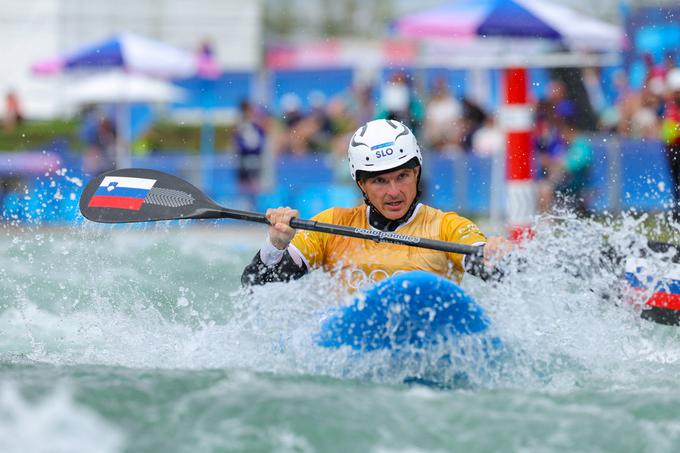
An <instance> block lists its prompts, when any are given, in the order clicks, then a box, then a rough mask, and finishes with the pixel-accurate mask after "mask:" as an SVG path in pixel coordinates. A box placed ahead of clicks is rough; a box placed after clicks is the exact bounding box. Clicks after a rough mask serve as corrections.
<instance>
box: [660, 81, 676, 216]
mask: <svg viewBox="0 0 680 453" xmlns="http://www.w3.org/2000/svg"><path fill="white" fill-rule="evenodd" d="M666 82H667V85H668V92H669V94H668V97H667V100H666V105H665V109H664V112H663V114H662V116H663V125H662V139H663V143H664V148H665V151H666V158H667V159H668V167H669V168H670V171H671V182H672V184H673V188H672V193H673V201H674V204H673V219H674V220H675V221H676V222H678V221H680V69H678V68H675V69H672V70H670V71H669V72H668V76H667V80H666Z"/></svg>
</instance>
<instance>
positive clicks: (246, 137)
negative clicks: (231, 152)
mask: <svg viewBox="0 0 680 453" xmlns="http://www.w3.org/2000/svg"><path fill="white" fill-rule="evenodd" d="M239 111H240V117H239V119H238V122H237V123H236V125H235V128H234V148H235V150H236V155H237V157H238V182H239V186H240V188H241V191H242V192H243V193H245V194H246V195H254V194H255V193H256V192H257V191H258V190H259V189H260V174H261V172H262V156H263V154H264V149H265V143H266V138H265V130H264V128H263V127H262V125H260V124H259V123H258V122H257V121H256V119H255V114H254V109H253V106H252V104H251V103H250V101H248V100H243V101H241V104H240V106H239Z"/></svg>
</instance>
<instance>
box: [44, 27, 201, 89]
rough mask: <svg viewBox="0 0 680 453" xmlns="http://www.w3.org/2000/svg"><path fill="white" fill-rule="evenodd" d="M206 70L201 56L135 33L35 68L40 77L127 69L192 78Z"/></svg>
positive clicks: (97, 44) (75, 50) (74, 51)
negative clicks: (62, 73) (69, 72)
mask: <svg viewBox="0 0 680 453" xmlns="http://www.w3.org/2000/svg"><path fill="white" fill-rule="evenodd" d="M202 68H203V65H202V63H201V61H200V58H199V56H198V55H195V54H193V53H191V52H189V51H186V50H183V49H179V48H176V47H173V46H170V45H168V44H165V43H163V42H160V41H154V40H152V39H149V38H146V37H143V36H139V35H135V34H132V33H120V34H118V35H115V36H112V37H110V38H107V39H104V40H102V41H98V42H95V43H92V44H88V45H85V46H83V47H81V48H79V49H74V50H73V51H71V52H68V53H66V54H65V55H63V56H59V57H56V58H50V59H47V60H42V61H39V62H37V63H35V64H34V65H33V66H32V69H33V72H35V73H37V74H54V73H57V72H62V71H73V70H81V69H82V70H111V69H123V70H126V71H129V72H138V73H143V74H146V75H153V76H157V77H163V78H175V77H190V76H193V75H196V74H197V73H199V72H201V69H202Z"/></svg>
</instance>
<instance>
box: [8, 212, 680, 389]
mask: <svg viewBox="0 0 680 453" xmlns="http://www.w3.org/2000/svg"><path fill="white" fill-rule="evenodd" d="M640 223H641V221H640V220H635V219H633V218H626V219H624V220H623V221H621V222H619V223H617V224H616V225H605V224H601V223H595V222H590V221H583V220H578V219H574V218H570V217H569V216H563V217H561V218H559V219H557V218H556V219H544V222H543V223H541V224H540V225H539V226H538V227H537V229H536V238H535V239H534V240H533V241H529V242H527V243H525V244H524V246H523V248H522V249H521V250H519V251H518V253H517V254H516V256H517V260H516V261H513V262H512V263H511V264H510V268H511V269H512V268H513V267H516V266H518V263H519V262H521V267H522V271H521V272H511V273H510V275H509V276H508V278H506V279H505V280H504V281H503V282H501V283H493V284H491V283H484V282H481V281H479V280H477V279H475V278H472V277H467V278H466V279H465V282H464V285H463V286H464V288H465V289H467V290H468V291H469V292H470V293H471V294H472V295H473V296H474V297H475V298H476V299H477V301H478V302H479V303H480V304H481V305H482V306H484V307H485V308H486V309H487V310H488V312H489V315H490V316H491V317H492V319H493V320H494V325H495V332H496V333H498V335H499V336H500V337H501V338H502V339H503V340H504V342H505V344H506V345H508V346H509V347H510V349H512V350H513V359H512V360H510V361H508V363H507V364H506V365H504V367H503V369H502V370H495V371H494V373H493V376H492V377H493V379H489V375H488V374H489V373H488V372H489V370H483V373H480V375H479V376H484V378H485V379H486V382H482V381H481V380H480V381H474V383H475V384H477V385H482V386H491V387H511V388H512V387H520V388H521V387H525V386H527V385H529V386H531V387H535V388H543V389H553V390H559V391H568V390H569V389H572V388H574V387H578V386H580V385H583V383H584V382H585V381H588V382H593V383H598V382H606V385H608V386H611V385H616V386H623V387H626V386H629V385H630V386H635V385H639V384H640V383H641V382H645V381H646V380H647V378H648V377H649V375H650V374H651V375H652V376H655V375H656V376H659V377H661V378H662V379H667V378H668V377H669V374H668V372H669V370H675V371H678V370H679V369H680V367H679V366H678V363H679V359H680V341H678V329H677V328H673V327H664V326H659V325H656V324H652V323H649V322H647V321H643V320H641V319H640V317H639V310H636V309H635V307H634V306H632V305H631V304H629V303H627V302H624V301H621V300H616V299H615V300H604V299H603V297H602V294H603V293H605V292H607V291H609V292H611V290H612V289H613V288H616V287H618V286H621V285H622V277H621V273H620V272H611V270H609V269H601V268H600V267H599V265H598V264H597V254H598V253H599V251H600V250H601V248H602V247H603V246H604V245H605V242H606V243H608V244H610V245H612V246H614V248H617V249H618V251H619V252H621V253H638V252H637V250H638V249H641V248H643V243H644V241H645V238H644V236H643V235H641V234H640V233H636V232H635V230H639V229H640ZM235 234H236V235H238V234H239V233H234V231H233V230H224V229H219V228H218V227H217V226H212V227H208V228H199V229H195V228H190V227H187V228H180V229H175V228H170V229H169V228H167V227H164V226H162V225H159V226H155V227H151V228H146V229H139V228H107V227H103V228H102V227H100V226H98V225H96V226H92V225H88V226H87V227H85V228H82V227H81V228H77V229H73V230H64V231H48V230H40V229H35V230H28V231H23V232H22V231H18V230H11V229H6V230H5V235H4V237H5V239H4V240H3V241H1V243H0V253H2V256H3V258H2V263H3V264H2V266H1V267H0V273H1V274H2V275H3V281H4V283H3V285H2V286H3V287H2V291H3V294H4V295H3V296H2V299H0V306H1V307H2V312H1V313H0V331H2V332H3V335H2V336H0V355H1V356H2V357H4V358H5V360H7V359H10V360H12V361H18V362H22V361H34V362H41V363H48V364H59V365H64V364H68V365H77V364H80V365H85V364H94V365H111V366H114V365H115V366H124V367H131V368H166V369H214V368H220V369H222V368H226V369H234V368H237V369H248V370H253V371H258V372H272V373H276V374H285V375H288V374H311V375H327V376H335V377H342V378H347V377H353V378H360V379H368V380H376V381H380V382H382V381H387V382H400V381H401V379H402V378H403V377H405V376H408V375H409V373H413V372H417V371H418V370H419V368H418V367H419V366H420V365H419V364H412V366H413V367H415V368H414V369H410V370H409V369H406V370H403V373H399V372H395V370H394V369H392V368H391V365H390V363H389V362H390V361H389V358H388V357H386V356H384V355H381V354H379V353H375V354H372V355H369V356H368V357H362V358H361V359H360V360H357V358H356V357H353V355H352V354H350V353H348V352H347V351H332V350H325V349H322V348H319V347H317V346H315V345H314V344H313V341H312V340H311V339H312V336H313V334H314V333H315V332H316V331H317V330H318V328H319V325H320V324H319V323H320V320H321V318H322V315H323V312H324V310H325V309H327V307H329V306H332V305H337V304H341V303H345V302H347V301H348V299H347V298H345V297H344V296H338V294H340V293H341V292H340V291H339V288H338V284H337V283H336V282H335V281H334V280H333V279H331V278H329V277H328V276H326V275H324V274H322V273H321V272H315V273H313V274H312V275H310V276H307V277H305V278H304V279H302V280H301V281H297V282H293V283H290V284H272V285H268V286H266V287H262V288H256V289H255V291H254V292H253V294H251V295H248V294H245V293H243V292H242V291H241V290H240V289H239V285H238V277H239V275H240V272H241V269H242V267H243V265H244V264H245V263H246V262H247V261H248V260H249V259H250V257H251V255H252V253H254V251H255V250H256V249H257V248H258V245H259V243H258V242H259V237H258V236H257V235H247V236H245V241H238V236H236V238H237V239H236V240H235ZM605 238H606V241H605ZM234 244H236V245H234ZM631 244H633V246H631ZM244 250H245V251H244ZM651 266H652V269H655V270H658V272H659V275H661V274H663V272H665V271H666V270H667V268H668V266H669V264H668V263H667V262H666V261H664V259H663V256H657V257H655V258H653V259H652V260H651ZM576 274H577V275H576ZM435 358H436V357H434V358H433V360H434V359H435ZM451 371H452V372H453V371H454V370H451ZM480 379H481V377H480Z"/></svg>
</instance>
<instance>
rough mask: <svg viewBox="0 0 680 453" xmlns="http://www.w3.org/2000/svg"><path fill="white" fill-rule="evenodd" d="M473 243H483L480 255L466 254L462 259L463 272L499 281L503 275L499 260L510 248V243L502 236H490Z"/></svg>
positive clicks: (500, 260) (485, 279) (483, 278)
mask: <svg viewBox="0 0 680 453" xmlns="http://www.w3.org/2000/svg"><path fill="white" fill-rule="evenodd" d="M473 245H483V246H484V253H483V254H482V255H467V256H466V257H465V258H464V259H463V267H464V268H465V272H467V273H469V274H472V275H474V276H476V277H479V278H481V279H482V280H484V281H487V280H495V281H500V280H502V279H503V277H504V276H505V272H504V271H503V266H502V265H501V262H502V260H503V258H505V257H506V256H507V255H508V253H510V251H511V250H512V243H511V242H510V241H508V240H507V239H505V238H502V237H498V236H495V237H490V238H489V239H488V240H487V242H479V243H476V244H473Z"/></svg>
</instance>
